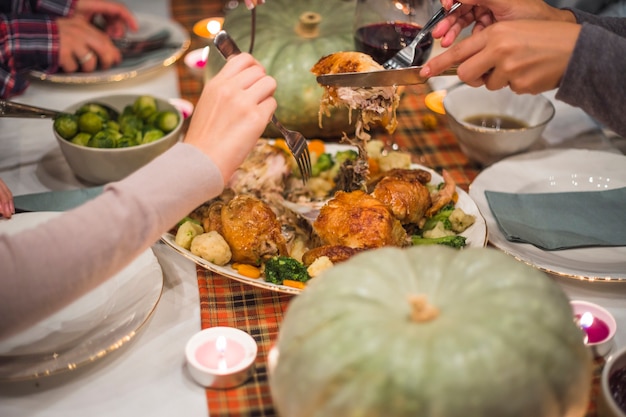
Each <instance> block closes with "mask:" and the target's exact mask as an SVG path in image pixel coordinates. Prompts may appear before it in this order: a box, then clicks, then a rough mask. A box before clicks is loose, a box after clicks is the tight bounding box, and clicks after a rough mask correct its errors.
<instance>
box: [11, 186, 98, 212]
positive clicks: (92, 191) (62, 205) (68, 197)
mask: <svg viewBox="0 0 626 417" xmlns="http://www.w3.org/2000/svg"><path fill="white" fill-rule="evenodd" d="M101 193H102V186H100V187H92V188H80V189H78V190H65V191H48V192H45V193H36V194H24V195H18V196H15V197H14V198H13V203H14V205H15V208H16V209H18V210H23V211H65V210H69V209H72V208H74V207H77V206H80V205H81V204H83V203H84V202H86V201H88V200H91V199H92V198H94V197H96V196H98V195H100V194H101Z"/></svg>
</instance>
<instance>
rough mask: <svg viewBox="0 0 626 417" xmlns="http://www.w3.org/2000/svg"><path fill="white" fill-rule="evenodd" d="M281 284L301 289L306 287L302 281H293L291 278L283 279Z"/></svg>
mask: <svg viewBox="0 0 626 417" xmlns="http://www.w3.org/2000/svg"><path fill="white" fill-rule="evenodd" d="M283 285H286V286H287V287H293V288H298V289H301V290H303V289H304V288H305V287H306V284H305V283H304V282H300V281H294V280H293V279H285V280H283Z"/></svg>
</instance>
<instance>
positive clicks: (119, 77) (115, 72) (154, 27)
mask: <svg viewBox="0 0 626 417" xmlns="http://www.w3.org/2000/svg"><path fill="white" fill-rule="evenodd" d="M135 17H136V18H137V22H138V23H139V29H138V30H137V32H134V33H129V34H128V35H127V37H128V39H130V40H135V39H146V38H148V37H150V36H151V35H154V34H156V33H158V32H161V31H164V30H166V31H168V32H169V33H170V37H169V39H168V41H167V43H166V44H167V45H166V47H164V48H161V49H158V50H155V51H150V52H146V53H145V54H142V55H141V56H138V57H131V58H126V59H124V60H123V61H122V62H121V63H120V64H119V65H117V66H115V67H112V68H109V69H107V70H96V71H94V72H76V73H71V74H66V73H63V72H59V73H55V74H47V73H45V72H42V71H31V73H30V75H31V76H32V77H34V78H36V79H38V80H41V81H45V82H50V83H57V84H106V83H112V82H118V81H123V80H127V79H130V78H134V77H136V76H138V75H141V74H145V73H147V72H150V71H154V70H157V69H159V68H163V67H167V66H169V65H172V64H173V63H175V62H176V61H177V60H178V59H179V58H180V57H181V56H182V55H183V53H184V52H185V51H186V50H187V49H188V48H189V45H190V43H191V41H190V39H189V34H188V33H187V31H186V30H185V29H184V28H183V27H182V26H181V25H180V24H179V23H177V22H175V21H173V20H170V19H166V18H163V17H160V16H154V15H149V14H142V13H137V14H136V15H135Z"/></svg>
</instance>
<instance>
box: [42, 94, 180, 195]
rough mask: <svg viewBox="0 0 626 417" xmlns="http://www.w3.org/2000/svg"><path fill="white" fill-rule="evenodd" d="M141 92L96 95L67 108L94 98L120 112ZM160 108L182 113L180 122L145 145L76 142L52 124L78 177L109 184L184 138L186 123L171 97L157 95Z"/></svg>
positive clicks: (89, 181) (76, 107)
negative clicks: (94, 145)
mask: <svg viewBox="0 0 626 417" xmlns="http://www.w3.org/2000/svg"><path fill="white" fill-rule="evenodd" d="M137 97H139V95H138V94H120V95H111V96H103V97H94V98H91V99H89V100H85V101H82V102H80V103H76V104H74V105H72V106H70V107H68V108H66V109H64V110H63V111H64V112H66V113H74V112H75V111H76V110H77V109H78V108H80V106H82V105H83V104H85V103H90V102H100V103H104V104H108V105H109V106H111V107H113V108H114V109H116V110H118V111H119V112H120V113H121V112H122V110H124V107H125V106H127V105H128V104H132V103H133V102H134V101H135V99H137ZM155 98H156V100H157V108H158V109H159V111H161V110H171V111H175V112H177V113H178V119H179V121H178V125H177V126H176V128H175V129H174V130H172V131H171V132H170V133H168V134H167V135H165V136H163V137H162V138H161V139H158V140H155V141H154V142H151V143H147V144H144V145H137V146H130V147H128V148H113V149H100V148H89V147H87V146H80V145H75V144H73V143H72V142H70V141H68V140H66V139H63V138H62V137H61V136H59V134H57V132H56V131H55V130H54V127H52V131H53V132H54V136H55V137H56V138H57V142H58V143H59V146H60V147H61V151H62V152H63V155H64V156H65V159H66V161H67V163H68V164H69V166H70V168H71V169H72V171H73V172H74V175H76V176H77V177H78V178H80V179H81V180H83V181H86V182H88V183H91V184H106V183H108V182H113V181H118V180H121V179H122V178H124V177H126V176H128V175H129V174H131V173H133V172H134V171H136V170H137V169H139V168H141V167H142V166H144V165H145V164H147V163H148V162H150V161H151V160H153V159H154V158H156V157H157V156H159V155H160V154H162V153H163V152H165V151H166V150H168V149H169V148H171V147H172V146H174V144H175V143H176V142H177V141H178V140H179V138H180V130H181V127H182V123H183V116H182V114H181V112H180V111H179V110H178V109H177V108H176V107H175V106H173V105H172V104H170V103H169V102H168V101H167V100H164V99H160V98H158V97H155Z"/></svg>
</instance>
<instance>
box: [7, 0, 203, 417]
mask: <svg viewBox="0 0 626 417" xmlns="http://www.w3.org/2000/svg"><path fill="white" fill-rule="evenodd" d="M126 3H127V4H128V5H129V7H130V8H131V9H132V10H134V11H136V12H141V13H149V14H155V15H159V16H169V3H168V2H167V1H166V0H144V1H140V0H127V1H126ZM121 93H145V94H153V95H157V96H159V97H164V98H170V97H179V95H180V93H179V90H178V79H177V74H176V69H175V68H173V67H170V68H167V69H162V70H157V71H155V72H150V73H147V74H144V75H140V76H139V77H137V78H135V79H131V80H127V81H123V82H120V83H118V84H109V85H96V86H61V85H53V84H50V83H44V82H36V83H33V84H32V85H31V87H30V88H29V89H28V90H27V92H26V93H25V94H24V95H22V96H20V97H17V98H15V101H19V102H22V103H26V104H31V105H37V106H42V107H47V108H51V109H63V108H65V107H67V106H68V105H70V104H72V103H74V102H78V101H81V100H85V99H88V98H92V97H95V96H99V95H106V94H121ZM51 124H52V122H51V121H50V120H36V119H12V118H0V178H2V180H4V181H5V182H6V183H7V185H8V186H9V187H10V188H11V190H12V192H13V194H14V195H20V194H28V193H34V192H40V191H47V190H64V189H73V188H78V187H83V186H84V184H81V183H80V182H79V181H78V180H76V178H75V177H74V176H73V175H72V173H71V171H70V169H69V167H68V166H67V164H66V163H65V160H64V158H63V155H62V154H61V152H60V150H59V147H58V145H57V143H56V140H55V138H54V136H53V135H52V129H51ZM153 251H154V252H155V254H156V256H157V258H158V260H159V263H160V264H161V267H162V269H163V273H164V274H163V275H164V290H163V295H162V297H161V300H160V301H159V304H158V305H157V308H156V310H155V312H154V314H153V316H152V317H151V319H150V321H149V322H148V323H147V325H146V326H144V328H142V329H141V330H140V332H139V333H138V334H137V336H136V338H135V339H134V340H132V341H131V342H130V343H129V344H128V345H125V346H122V348H120V349H118V350H117V351H115V352H113V353H111V354H109V355H107V356H105V357H104V358H103V359H101V360H98V361H96V362H95V363H93V364H92V365H88V366H85V367H83V368H79V369H78V370H76V371H72V372H68V373H65V374H60V375H58V376H55V377H49V378H42V379H39V380H36V381H26V382H20V383H3V384H0V416H3V417H12V416H20V417H24V416H48V417H49V416H59V417H61V416H62V417H70V416H77V417H78V416H80V417H84V416H128V417H131V416H132V417H137V416H144V415H145V416H153V417H155V416H163V417H166V416H167V417H170V416H174V415H184V416H186V417H193V416H199V417H206V416H207V415H208V411H207V403H206V398H205V395H204V390H203V388H201V387H199V386H198V385H196V384H195V383H194V382H193V381H192V380H191V379H190V377H189V376H188V375H187V372H186V369H185V358H184V346H185V343H186V342H187V340H188V339H189V338H190V337H191V336H192V335H193V334H194V333H195V332H197V331H199V330H200V305H199V298H198V286H197V282H196V274H195V267H194V264H193V263H192V262H190V261H187V260H186V259H184V258H183V257H182V256H180V255H178V254H176V253H174V251H172V250H171V249H169V248H168V247H166V246H164V245H162V244H160V243H157V244H155V245H154V247H153Z"/></svg>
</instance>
